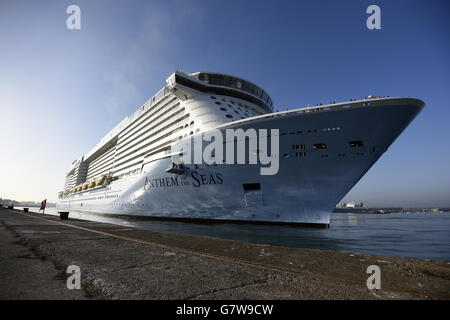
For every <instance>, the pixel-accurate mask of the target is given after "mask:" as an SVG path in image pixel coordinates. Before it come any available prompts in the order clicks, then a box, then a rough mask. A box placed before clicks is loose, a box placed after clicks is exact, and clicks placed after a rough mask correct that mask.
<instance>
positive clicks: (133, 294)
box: [0, 209, 450, 299]
mask: <svg viewBox="0 0 450 320" xmlns="http://www.w3.org/2000/svg"><path fill="white" fill-rule="evenodd" d="M392 245H394V246H395V243H393V244H392ZM69 265H77V266H79V267H80V269H81V280H82V288H81V289H80V290H76V289H75V290H69V289H67V287H66V278H67V276H68V275H67V274H66V273H65V271H66V268H67V266H69ZM370 265H378V266H379V267H380V269H381V289H380V290H369V289H368V288H367V286H366V280H367V278H368V277H369V274H367V273H366V271H367V267H368V266H370ZM0 299H450V263H449V262H445V261H432V260H422V259H408V258H394V257H383V256H374V255H365V254H352V253H343V252H334V251H326V250H311V249H298V248H286V247H277V246H268V245H258V244H249V243H246V242H240V241H232V240H224V239H216V238H212V237H204V236H194V235H186V234H176V233H169V232H161V231H152V230H143V229H137V228H131V227H125V226H118V225H113V224H104V223H98V222H92V221H82V220H75V219H70V217H69V220H59V217H55V216H49V215H43V214H37V213H23V212H20V211H18V210H8V209H0Z"/></svg>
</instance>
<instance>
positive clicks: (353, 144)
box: [348, 140, 363, 148]
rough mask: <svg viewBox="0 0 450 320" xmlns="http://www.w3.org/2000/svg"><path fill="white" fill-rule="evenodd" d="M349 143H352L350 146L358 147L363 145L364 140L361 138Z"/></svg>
mask: <svg viewBox="0 0 450 320" xmlns="http://www.w3.org/2000/svg"><path fill="white" fill-rule="evenodd" d="M348 144H349V145H350V148H358V147H362V146H363V142H362V141H361V140H355V141H350V142H349V143H348Z"/></svg>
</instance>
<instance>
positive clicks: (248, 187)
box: [242, 183, 261, 192]
mask: <svg viewBox="0 0 450 320" xmlns="http://www.w3.org/2000/svg"><path fill="white" fill-rule="evenodd" d="M242 186H243V187H244V192H247V191H257V190H261V184H259V183H244V184H243V185H242Z"/></svg>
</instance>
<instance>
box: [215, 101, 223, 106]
mask: <svg viewBox="0 0 450 320" xmlns="http://www.w3.org/2000/svg"><path fill="white" fill-rule="evenodd" d="M214 103H215V104H217V105H221V104H222V103H221V102H219V101H216V102H214Z"/></svg>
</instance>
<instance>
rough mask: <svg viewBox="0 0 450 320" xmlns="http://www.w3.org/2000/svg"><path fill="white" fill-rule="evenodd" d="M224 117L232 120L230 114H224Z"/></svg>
mask: <svg viewBox="0 0 450 320" xmlns="http://www.w3.org/2000/svg"><path fill="white" fill-rule="evenodd" d="M225 117H227V118H230V119H231V118H233V116H232V115H231V114H226V115H225Z"/></svg>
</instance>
